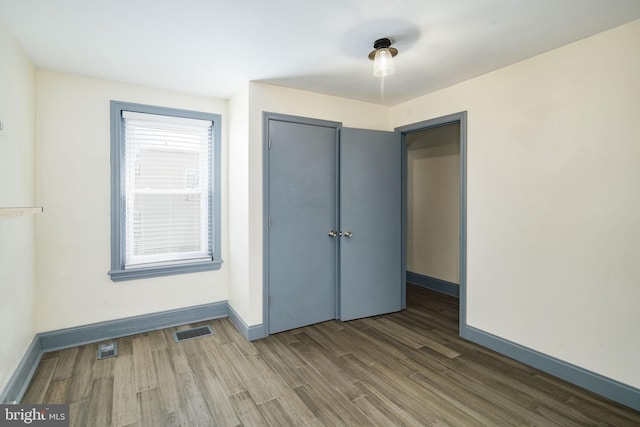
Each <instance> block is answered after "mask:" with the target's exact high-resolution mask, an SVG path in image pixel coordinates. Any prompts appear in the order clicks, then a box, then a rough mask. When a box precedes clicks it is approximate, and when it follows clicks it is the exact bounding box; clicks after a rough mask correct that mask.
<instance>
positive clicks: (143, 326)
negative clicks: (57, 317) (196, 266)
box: [39, 301, 227, 352]
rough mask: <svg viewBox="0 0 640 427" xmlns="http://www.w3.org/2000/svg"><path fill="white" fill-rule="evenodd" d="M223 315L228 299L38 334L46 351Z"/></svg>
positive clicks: (225, 311) (225, 313) (225, 314)
mask: <svg viewBox="0 0 640 427" xmlns="http://www.w3.org/2000/svg"><path fill="white" fill-rule="evenodd" d="M220 317H227V301H221V302H216V303H211V304H203V305H198V306H194V307H186V308H179V309H176V310H168V311H162V312H159V313H150V314H142V315H140V316H133V317H127V318H123V319H116V320H108V321H105V322H99V323H93V324H90V325H83V326H76V327H73V328H67V329H59V330H57V331H51V332H43V333H40V334H39V336H40V342H41V345H42V350H43V351H45V352H47V351H53V350H59V349H62V348H68V347H75V346H78V345H84V344H89V343H94V342H98V341H104V340H109V339H113V338H119V337H124V336H127V335H134V334H139V333H142V332H149V331H155V330H158V329H164V328H170V327H173V326H178V325H184V324H187V323H196V322H202V321H205V320H211V319H216V318H220Z"/></svg>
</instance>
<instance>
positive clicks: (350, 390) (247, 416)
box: [23, 286, 640, 427]
mask: <svg viewBox="0 0 640 427" xmlns="http://www.w3.org/2000/svg"><path fill="white" fill-rule="evenodd" d="M407 295H408V308H407V310H405V311H403V312H400V313H394V314H389V315H385V316H379V317H375V318H369V319H361V320H355V321H351V322H346V323H342V322H338V321H331V322H325V323H321V324H318V325H313V326H308V327H304V328H300V329H295V330H292V331H288V332H283V333H280V334H276V335H272V336H270V337H268V338H266V339H263V340H259V341H255V342H253V343H250V342H247V341H245V340H244V338H243V337H242V336H241V335H240V334H239V333H238V332H237V331H236V330H235V328H234V327H233V325H232V324H231V323H230V322H229V321H228V320H227V319H217V320H213V321H211V322H206V323H204V324H209V325H210V326H211V327H212V328H213V330H214V332H215V334H214V336H209V337H203V338H199V339H195V340H190V341H184V342H181V343H175V342H174V340H173V336H172V333H173V332H174V331H175V330H176V328H170V329H165V330H162V331H155V332H149V333H145V334H139V335H134V336H130V337H125V338H120V339H118V340H117V342H118V347H119V355H118V356H117V357H115V358H109V359H104V360H96V353H97V348H98V344H91V345H85V346H81V347H75V348H70V349H66V350H60V351H56V352H51V353H46V354H45V355H44V357H43V359H42V361H41V362H40V365H39V366H38V369H37V371H36V373H35V375H34V377H33V380H32V382H31V384H30V387H29V389H28V390H27V393H26V395H25V397H24V399H23V403H48V404H55V403H69V404H70V419H71V425H72V426H91V427H100V426H154V427H155V426H163V425H167V426H180V425H182V426H214V425H215V426H218V425H219V426H240V425H242V426H263V425H264V426H267V425H268V426H287V425H292V426H303V425H304V426H324V425H327V426H332V425H346V426H360V425H381V426H392V425H408V426H425V425H429V426H438V427H441V426H506V425H508V426H520V425H537V426H556V425H557V426H587V425H598V426H638V425H640V412H637V411H634V410H632V409H629V408H627V407H624V406H622V405H619V404H617V403H614V402H611V401H609V400H606V399H604V398H602V397H599V396H597V395H594V394H592V393H590V392H588V391H585V390H583V389H580V388H578V387H576V386H573V385H571V384H569V383H566V382H564V381H562V380H559V379H557V378H554V377H552V376H550V375H547V374H545V373H543V372H540V371H538V370H536V369H534V368H531V367H528V366H526V365H523V364H521V363H518V362H516V361H514V360H511V359H509V358H506V357H503V356H500V355H498V354H496V353H494V352H492V351H490V350H486V349H483V348H482V347H479V346H476V345H474V344H472V343H470V342H467V341H464V340H462V339H460V338H459V337H458V335H457V333H458V326H457V325H458V302H457V300H456V299H455V298H451V297H447V296H444V295H441V294H438V293H434V292H430V291H428V290H425V289H422V288H418V287H413V286H408V287H407ZM199 325H202V324H198V326H199ZM191 326H193V325H191ZM188 327H190V325H186V326H184V327H180V328H177V329H185V328H188Z"/></svg>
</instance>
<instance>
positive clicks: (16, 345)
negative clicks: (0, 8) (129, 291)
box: [0, 25, 38, 393]
mask: <svg viewBox="0 0 640 427" xmlns="http://www.w3.org/2000/svg"><path fill="white" fill-rule="evenodd" d="M0 52H2V59H1V60H0V121H1V122H2V125H3V129H2V130H0V207H16V206H34V205H35V203H36V188H35V175H36V170H35V120H36V79H35V68H34V67H33V65H32V64H31V62H30V61H29V59H28V58H27V57H26V56H25V55H24V54H23V52H22V50H21V48H20V47H19V46H18V44H17V43H16V42H15V40H14V39H13V38H12V37H11V36H10V35H9V34H8V32H7V31H6V30H5V28H4V27H3V26H2V25H0ZM37 220H38V219H37V218H36V217H35V216H32V215H30V216H24V217H19V218H11V219H6V220H0V325H2V332H1V333H0V393H1V392H2V390H3V389H4V388H5V386H6V384H7V381H8V380H9V378H10V377H11V375H12V374H13V372H14V370H15V368H16V367H17V366H18V363H19V362H20V359H21V357H22V355H23V354H24V352H25V351H26V350H27V348H28V347H29V344H31V342H32V340H33V336H34V334H35V331H36V274H35V258H36V221H37Z"/></svg>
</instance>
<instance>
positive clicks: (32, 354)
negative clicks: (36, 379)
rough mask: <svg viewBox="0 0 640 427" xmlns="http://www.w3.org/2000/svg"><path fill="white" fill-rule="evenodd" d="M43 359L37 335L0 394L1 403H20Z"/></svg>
mask: <svg viewBox="0 0 640 427" xmlns="http://www.w3.org/2000/svg"><path fill="white" fill-rule="evenodd" d="M41 357H42V346H41V344H40V340H39V338H38V336H37V335H36V336H35V337H33V341H31V344H30V345H29V347H28V348H27V351H26V352H25V353H24V355H23V356H22V359H21V360H20V363H19V364H18V367H17V368H16V370H15V371H13V375H11V378H9V382H8V383H7V385H6V386H5V387H4V390H2V392H1V393H0V403H12V402H20V400H21V399H22V396H24V393H25V392H26V391H27V387H28V386H29V382H30V381H31V377H33V374H34V372H35V371H36V368H37V367H38V363H40V358H41Z"/></svg>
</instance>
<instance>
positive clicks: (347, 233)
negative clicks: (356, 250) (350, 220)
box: [342, 231, 353, 238]
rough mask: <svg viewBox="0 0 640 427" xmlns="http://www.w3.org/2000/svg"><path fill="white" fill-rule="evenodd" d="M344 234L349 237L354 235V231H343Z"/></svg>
mask: <svg viewBox="0 0 640 427" xmlns="http://www.w3.org/2000/svg"><path fill="white" fill-rule="evenodd" d="M342 235H343V236H344V237H347V238H349V237H351V236H353V233H352V232H350V231H345V232H344V233H342Z"/></svg>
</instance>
